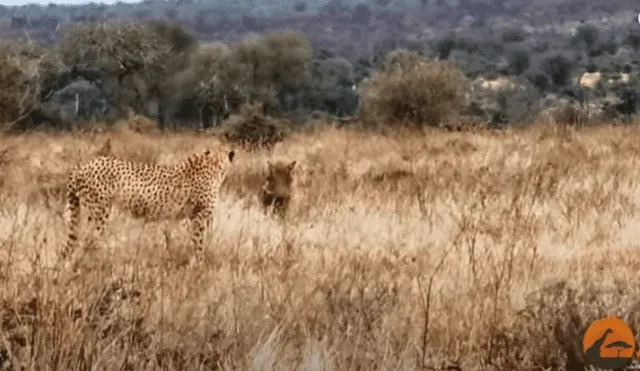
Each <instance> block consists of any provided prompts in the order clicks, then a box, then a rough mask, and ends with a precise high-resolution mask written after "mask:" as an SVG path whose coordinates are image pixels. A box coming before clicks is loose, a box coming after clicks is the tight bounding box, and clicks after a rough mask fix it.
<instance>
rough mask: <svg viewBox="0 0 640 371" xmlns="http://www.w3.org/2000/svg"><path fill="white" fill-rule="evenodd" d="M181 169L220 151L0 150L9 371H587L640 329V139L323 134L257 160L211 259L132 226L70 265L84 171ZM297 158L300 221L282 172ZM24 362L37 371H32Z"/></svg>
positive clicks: (63, 143) (194, 141) (613, 133)
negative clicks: (274, 161) (115, 163)
mask: <svg viewBox="0 0 640 371" xmlns="http://www.w3.org/2000/svg"><path fill="white" fill-rule="evenodd" d="M108 138H111V141H112V151H113V154H114V155H116V156H118V157H120V158H127V159H134V160H139V161H151V162H157V163H163V164H169V163H175V162H177V161H180V160H181V159H182V158H184V157H185V156H187V155H188V154H190V153H193V152H194V151H198V150H200V149H204V148H205V147H207V146H212V147H214V148H215V145H216V139H213V138H212V137H211V136H207V135H205V134H197V135H196V134H173V135H168V134H140V133H134V132H131V131H127V130H124V129H121V130H119V131H114V132H108V133H101V134H93V135H88V134H87V135H79V134H76V135H60V136H53V135H50V134H33V135H28V136H19V137H7V138H2V139H0V150H2V152H0V155H1V156H0V167H1V171H2V175H3V176H2V178H0V179H1V182H2V184H1V190H0V198H1V200H2V202H1V204H0V218H2V221H1V223H0V241H1V243H2V249H0V279H2V281H3V290H1V291H0V301H1V302H0V310H1V311H2V312H1V320H2V323H1V326H2V331H1V334H2V336H1V337H0V340H1V342H0V345H2V351H1V352H0V361H3V362H5V365H6V364H8V363H9V362H11V363H12V364H13V365H14V367H15V369H24V370H88V369H92V370H158V369H163V370H209V369H224V370H265V371H267V370H294V369H295V370H309V371H311V370H424V369H431V370H439V369H443V370H444V369H450V370H456V369H459V370H516V369H517V370H544V369H558V368H562V369H564V368H565V367H566V368H567V369H578V368H579V366H580V365H581V362H582V358H581V357H582V356H581V353H580V352H581V346H582V343H581V341H582V338H581V331H584V330H585V328H586V326H588V324H589V322H590V321H593V320H595V319H597V318H599V317H600V316H603V315H606V314H609V313H611V314H616V315H620V316H622V317H623V318H624V319H625V320H626V321H627V322H628V323H629V324H630V325H631V327H632V328H634V329H635V330H640V311H638V310H637V307H638V303H639V301H638V298H639V297H640V281H638V280H635V279H634V277H637V269H636V265H635V263H636V262H638V263H640V254H638V253H637V250H636V247H637V245H638V243H639V242H640V228H639V224H640V223H639V222H640V219H639V216H638V212H637V211H638V210H637V209H638V205H639V201H640V187H639V186H638V182H637V181H636V179H637V178H638V176H639V174H640V127H631V126H629V127H622V126H606V125H605V126H599V127H594V128H586V129H580V130H573V129H568V128H565V127H562V126H552V125H536V126H533V127H531V128H529V129H526V130H521V131H503V132H478V133H461V132H460V133H443V132H437V131H433V132H428V133H425V134H424V135H415V134H414V135H400V134H399V135H397V136H393V137H390V136H382V135H374V134H363V133H358V132H350V131H346V130H337V129H327V130H323V131H320V132H317V133H314V134H298V135H296V136H293V137H291V138H290V139H288V140H286V141H285V142H283V143H280V144H278V145H277V146H276V147H275V148H274V149H273V153H267V152H243V151H240V152H239V153H238V155H237V162H236V165H235V167H234V169H233V170H232V173H231V174H230V176H229V178H228V180H227V182H226V183H225V184H224V186H223V191H224V193H223V196H222V200H221V204H220V207H219V208H218V209H217V211H216V213H215V216H214V219H215V220H214V226H215V227H214V230H213V231H212V232H211V234H210V236H209V237H208V238H207V241H208V242H207V246H208V247H207V249H208V250H207V259H206V261H205V263H204V264H202V265H196V266H189V265H187V264H185V263H186V261H187V259H188V258H189V256H190V254H191V249H190V245H189V243H188V235H187V229H186V224H184V223H181V224H179V225H178V224H175V223H174V224H172V223H168V222H162V223H154V224H148V225H144V224H143V223H142V222H139V221H136V220H132V219H131V218H129V217H128V216H127V215H126V214H123V213H119V212H115V213H114V214H113V215H112V217H111V219H110V221H109V225H108V228H107V232H106V234H105V236H106V237H105V238H106V240H105V241H103V242H104V246H101V248H99V249H95V250H91V251H87V252H86V254H85V256H84V258H83V259H82V263H81V269H79V270H78V271H77V272H76V273H73V272H71V271H63V270H60V269H56V267H55V265H54V263H55V252H56V250H57V249H58V248H60V247H61V246H62V244H63V243H64V241H65V233H64V222H63V219H62V212H63V209H64V189H65V182H66V177H67V173H68V171H69V170H70V169H71V167H72V166H74V165H75V164H77V163H78V162H80V161H82V159H87V158H90V157H91V156H93V155H94V154H95V153H96V152H97V151H98V150H99V149H100V148H101V147H102V146H103V145H104V143H105V142H106V140H107V139H108ZM270 157H284V158H289V159H296V160H298V162H299V164H300V166H299V167H298V168H297V170H296V171H297V172H296V177H297V184H296V189H297V192H296V194H297V196H296V198H295V200H294V204H293V205H292V209H291V214H290V215H289V216H288V218H287V220H286V221H285V222H283V223H281V222H279V221H277V220H276V219H273V218H270V217H269V216H267V215H264V214H263V213H262V212H261V209H260V208H259V207H258V202H257V200H256V196H255V195H256V193H257V189H258V187H259V185H260V183H261V181H262V176H263V175H262V172H263V171H264V170H263V169H264V166H265V161H266V159H267V158H270ZM18 366H19V368H18Z"/></svg>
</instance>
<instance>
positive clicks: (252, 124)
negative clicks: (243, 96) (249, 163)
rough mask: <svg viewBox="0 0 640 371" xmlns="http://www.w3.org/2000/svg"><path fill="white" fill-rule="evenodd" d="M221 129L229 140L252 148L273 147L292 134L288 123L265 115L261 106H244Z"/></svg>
mask: <svg viewBox="0 0 640 371" xmlns="http://www.w3.org/2000/svg"><path fill="white" fill-rule="evenodd" d="M220 129H221V131H222V134H223V136H224V137H225V138H226V139H227V140H229V141H232V142H238V143H243V144H247V145H251V146H257V145H266V146H271V145H273V144H275V143H277V142H280V141H282V140H283V139H284V138H285V137H286V136H287V134H289V133H290V132H291V127H290V125H289V124H288V123H287V122H286V121H284V120H280V119H276V118H273V117H270V116H267V115H265V114H264V113H263V107H262V105H261V104H245V105H243V106H242V107H241V108H240V112H239V113H238V114H237V115H232V116H231V117H230V118H229V119H228V120H226V121H225V122H224V123H223V124H222V126H221V128H220Z"/></svg>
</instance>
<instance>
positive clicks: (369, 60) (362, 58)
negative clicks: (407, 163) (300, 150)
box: [0, 1, 640, 131]
mask: <svg viewBox="0 0 640 371" xmlns="http://www.w3.org/2000/svg"><path fill="white" fill-rule="evenodd" d="M570 4H571V3H570V2H562V3H559V4H555V5H554V6H555V8H556V13H555V14H554V17H555V18H552V19H551V20H550V21H549V23H553V24H547V25H545V24H543V23H541V19H542V15H543V14H547V13H548V12H549V11H550V10H549V9H546V10H544V12H542V11H539V10H536V9H538V8H537V5H536V4H535V3H531V2H527V3H525V2H519V1H510V2H500V1H494V2H487V3H486V4H484V5H482V4H481V5H477V6H471V5H458V6H457V7H455V6H452V5H451V4H450V3H448V2H438V1H435V2H433V1H426V2H422V3H418V4H413V3H406V4H400V3H398V2H390V1H377V2H375V3H372V4H367V3H361V4H358V5H355V6H351V5H345V4H344V3H341V2H340V1H330V2H327V3H326V4H324V5H322V6H319V7H316V8H313V9H311V8H309V7H308V6H307V5H305V3H303V2H296V3H295V4H293V5H292V9H290V10H286V9H276V8H277V7H275V8H273V7H272V8H269V9H271V10H270V12H264V13H262V15H260V16H258V15H256V14H257V13H256V9H255V8H251V7H249V6H248V5H247V6H246V7H244V8H243V5H242V4H240V5H237V6H236V8H235V10H233V9H232V10H229V12H230V13H225V14H229V16H228V17H222V18H220V17H219V14H220V12H219V11H214V10H216V9H218V10H220V9H222V8H220V6H221V5H220V6H219V5H216V4H215V3H210V4H208V5H205V4H200V3H195V2H190V1H186V2H185V1H179V2H154V1H147V2H143V3H140V4H136V5H130V4H116V5H114V6H107V5H95V4H94V5H91V4H89V5H85V6H82V7H79V8H73V10H71V9H70V8H65V7H62V6H54V5H51V6H48V7H37V6H29V7H20V8H16V7H14V8H8V7H0V17H2V18H4V19H5V24H4V25H3V26H2V28H4V29H5V30H7V31H8V32H7V33H6V34H7V35H13V36H14V37H13V38H9V39H7V40H5V42H4V43H3V45H2V53H1V55H0V58H2V59H3V60H4V62H5V63H3V66H4V67H3V70H2V71H0V85H2V88H3V90H2V93H1V94H2V95H3V101H2V103H1V104H2V110H1V112H2V115H3V116H4V117H0V120H1V121H5V122H9V123H10V125H9V126H10V127H12V128H31V127H34V126H40V125H42V124H43V123H48V124H49V126H54V127H69V126H71V125H73V124H74V123H78V122H86V121H87V120H91V119H93V120H99V121H112V120H114V119H117V118H121V117H123V116H126V115H127V114H130V113H131V112H135V113H139V114H143V115H145V116H149V117H151V118H153V119H154V120H155V121H157V122H158V123H159V124H160V125H161V126H163V127H165V128H168V127H184V126H188V127H189V126H190V127H194V126H202V127H210V126H216V125H217V124H220V123H221V122H223V121H225V120H226V121H229V122H235V123H237V122H238V120H237V119H236V120H227V119H229V118H230V116H231V115H234V114H238V113H239V114H240V115H241V116H242V115H247V114H249V113H248V112H251V114H249V116H251V117H252V118H254V119H256V120H257V118H258V117H262V119H261V120H258V121H259V123H258V124H256V123H255V122H254V123H253V124H252V125H254V126H255V125H257V126H264V125H266V124H269V125H267V126H269V127H270V128H271V129H270V130H272V131H273V130H275V129H273V127H283V126H286V125H285V124H287V123H288V124H291V123H293V122H296V123H303V122H305V121H307V120H308V119H309V118H310V117H317V116H318V114H319V113H322V114H328V115H331V116H337V117H342V116H352V115H359V116H360V117H361V118H362V119H363V120H361V121H367V122H373V121H375V119H378V120H382V121H384V122H394V123H411V124H420V125H423V124H426V125H442V124H445V123H447V122H451V121H452V120H451V119H450V118H451V117H453V116H452V115H453V112H455V113H456V115H455V116H456V117H457V118H458V119H460V118H466V119H467V120H466V121H465V120H462V121H465V122H474V123H475V122H482V123H488V124H492V125H504V124H507V123H522V122H527V121H529V120H530V119H532V118H533V117H536V116H537V115H538V114H540V113H541V112H542V111H545V112H551V111H550V110H549V108H550V106H554V107H551V108H553V114H555V115H561V116H562V119H563V120H568V121H570V122H574V123H587V122H589V121H597V120H612V119H613V120H615V119H625V118H629V117H630V115H632V114H634V113H636V111H637V108H638V106H639V105H638V99H639V97H640V94H639V93H638V90H637V79H636V72H637V68H638V65H639V64H640V57H638V53H637V51H638V49H639V48H640V26H639V25H638V24H637V21H635V19H631V17H629V18H630V19H628V21H627V20H625V21H624V22H620V21H618V23H617V24H616V23H614V22H612V21H611V22H609V21H607V20H606V19H605V18H602V19H600V20H598V21H597V22H595V21H571V18H570V17H565V19H562V17H563V14H568V13H570V12H571V14H573V15H579V14H584V11H576V10H575V9H574V10H571V9H573V8H571V6H570ZM587 5H588V4H587ZM618 5H619V6H620V7H619V8H615V9H614V8H611V7H596V6H591V7H587V9H588V11H587V13H588V14H590V15H591V16H592V18H593V17H595V16H600V15H607V14H609V15H615V14H617V13H615V12H622V11H623V10H622V9H623V8H621V7H624V6H626V7H627V8H629V6H628V4H626V3H622V2H621V3H620V4H618ZM280 6H283V5H280ZM203 7H205V8H206V7H208V8H206V9H209V10H211V11H210V12H205V11H200V12H196V11H195V10H198V9H204V8H203ZM487 7H489V8H487ZM492 7H493V8H492ZM250 8H251V10H248V9H250ZM569 8H571V9H569ZM79 9H80V10H79ZM136 9H137V10H136ZM514 9H515V10H528V12H525V13H518V12H514ZM568 9H569V10H568ZM487 10H491V12H490V13H489V14H492V17H488V16H486V14H487V13H486V11H487ZM534 10H536V11H534ZM158 12H160V13H161V14H160V13H158ZM234 12H235V13H234ZM214 14H218V15H216V16H214ZM482 14H485V16H483V15H482ZM443 15H447V17H444V16H443ZM209 16H210V17H209ZM236 16H237V17H236ZM202 17H205V18H202ZM207 17H209V18H207ZM216 17H217V18H216ZM452 17H453V18H454V19H452ZM127 19H129V21H126V20H127ZM619 19H620V17H618V20H619ZM116 20H121V22H115V21H116ZM123 20H125V21H123ZM132 20H133V21H132ZM428 20H433V22H432V24H427V23H426V22H428ZM225 22H226V23H225ZM438 24H441V25H442V27H440V28H436V27H435V26H436V25H438ZM453 25H455V26H456V27H455V28H453V27H452V26H453ZM291 29H296V32H291V31H290V30H291ZM25 30H29V36H30V38H29V39H27V40H25V39H24V36H20V35H21V33H24V31H25ZM21 37H22V39H21ZM443 62H445V63H443ZM449 62H450V63H449ZM394 66H395V67H394ZM443 68H444V69H446V70H447V71H448V72H447V74H448V75H447V76H449V77H450V78H448V79H438V78H437V76H438V75H441V73H440V72H438V71H440V69H443ZM458 69H460V70H461V71H462V74H464V76H462V74H459V73H458ZM585 73H586V74H585ZM426 106H429V107H430V108H428V109H427V108H425V107H426ZM385 107H386V108H385ZM436 107H437V109H436ZM438 110H442V112H436V111H438ZM426 111H429V112H426ZM245 121H247V120H245ZM248 121H251V120H248ZM253 121H255V120H253ZM457 121H458V122H461V121H460V120H457ZM245 129H246V128H245Z"/></svg>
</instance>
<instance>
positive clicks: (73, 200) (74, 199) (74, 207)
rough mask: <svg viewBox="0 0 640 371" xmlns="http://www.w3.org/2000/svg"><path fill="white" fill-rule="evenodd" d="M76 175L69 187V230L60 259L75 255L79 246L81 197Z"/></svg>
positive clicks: (71, 177)
mask: <svg viewBox="0 0 640 371" xmlns="http://www.w3.org/2000/svg"><path fill="white" fill-rule="evenodd" d="M74 175H75V174H72V175H71V176H70V177H69V183H68V186H67V204H66V209H65V216H66V218H65V219H66V220H65V222H66V225H67V228H68V235H67V243H66V245H65V246H64V248H63V249H62V251H61V253H60V258H62V259H65V258H66V257H67V256H69V254H71V253H73V251H75V249H76V245H77V244H78V223H79V221H80V197H79V196H78V192H77V181H76V179H75V176H74Z"/></svg>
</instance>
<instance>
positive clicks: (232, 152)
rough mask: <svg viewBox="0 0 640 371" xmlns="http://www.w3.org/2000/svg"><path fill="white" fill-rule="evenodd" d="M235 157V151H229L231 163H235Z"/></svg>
mask: <svg viewBox="0 0 640 371" xmlns="http://www.w3.org/2000/svg"><path fill="white" fill-rule="evenodd" d="M234 157H236V153H235V152H234V151H233V150H231V151H229V162H233V158H234Z"/></svg>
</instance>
